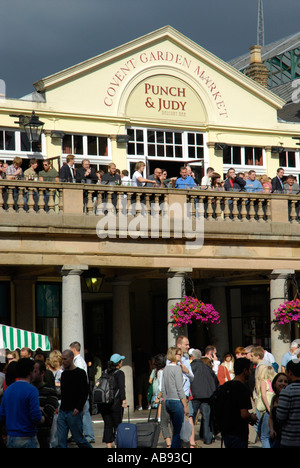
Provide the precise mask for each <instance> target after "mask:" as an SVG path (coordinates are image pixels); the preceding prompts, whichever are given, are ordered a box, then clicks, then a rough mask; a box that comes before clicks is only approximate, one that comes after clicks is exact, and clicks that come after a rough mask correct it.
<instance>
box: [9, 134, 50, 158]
mask: <svg viewBox="0 0 300 468" xmlns="http://www.w3.org/2000/svg"><path fill="white" fill-rule="evenodd" d="M0 151H11V152H13V151H14V152H15V153H17V154H19V153H20V152H21V153H41V152H42V136H41V137H40V139H39V141H34V142H30V141H29V140H28V138H27V135H26V133H25V132H22V131H20V130H4V129H0ZM9 156H14V155H9ZM20 156H21V157H23V156H24V155H21V154H20Z"/></svg>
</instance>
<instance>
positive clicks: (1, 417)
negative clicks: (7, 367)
mask: <svg viewBox="0 0 300 468" xmlns="http://www.w3.org/2000/svg"><path fill="white" fill-rule="evenodd" d="M33 370H34V361H33V360H32V359H29V358H23V359H20V360H19V361H18V362H17V378H16V381H15V382H14V383H13V384H11V385H9V386H8V388H7V389H6V390H5V392H4V394H3V398H2V402H1V406H0V424H1V423H5V425H6V430H7V435H8V440H7V448H39V443H38V440H37V424H38V423H44V420H45V418H44V416H43V415H42V412H41V410H40V403H39V392H38V389H37V388H36V387H34V386H33V385H31V378H32V374H33Z"/></svg>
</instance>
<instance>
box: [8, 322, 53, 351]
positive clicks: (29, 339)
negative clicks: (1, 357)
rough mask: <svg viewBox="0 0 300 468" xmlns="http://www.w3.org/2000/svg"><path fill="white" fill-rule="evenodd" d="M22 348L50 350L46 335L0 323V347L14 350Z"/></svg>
mask: <svg viewBox="0 0 300 468" xmlns="http://www.w3.org/2000/svg"><path fill="white" fill-rule="evenodd" d="M22 348H30V349H31V350H32V351H35V350H36V349H38V348H40V349H42V350H43V351H50V341H49V338H48V336H46V335H40V334H39V333H33V332H30V331H26V330H20V329H19V328H14V327H9V326H7V325H0V349H9V350H10V351H14V350H15V349H22Z"/></svg>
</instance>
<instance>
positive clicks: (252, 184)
mask: <svg viewBox="0 0 300 468" xmlns="http://www.w3.org/2000/svg"><path fill="white" fill-rule="evenodd" d="M245 190H246V192H263V187H262V185H261V183H260V182H259V180H256V172H255V171H254V170H253V169H252V170H251V171H249V173H248V179H247V180H246V186H245Z"/></svg>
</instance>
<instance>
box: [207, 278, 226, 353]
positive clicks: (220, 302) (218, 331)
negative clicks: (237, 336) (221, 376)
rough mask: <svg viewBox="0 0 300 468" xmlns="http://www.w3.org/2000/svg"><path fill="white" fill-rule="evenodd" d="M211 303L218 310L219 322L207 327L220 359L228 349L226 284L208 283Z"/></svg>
mask: <svg viewBox="0 0 300 468" xmlns="http://www.w3.org/2000/svg"><path fill="white" fill-rule="evenodd" d="M210 297H211V300H210V301H211V303H212V304H213V306H214V308H215V309H216V310H217V311H218V312H219V314H220V319H221V322H220V323H219V324H218V325H216V324H212V325H211V326H210V327H209V331H210V335H211V343H212V344H214V345H215V346H216V348H217V352H218V355H219V357H220V358H221V359H222V358H223V356H224V354H225V353H227V352H228V351H229V336H228V320H227V306H226V284H225V283H217V282H216V283H213V284H211V285H210Z"/></svg>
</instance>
